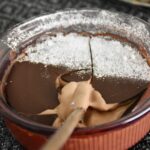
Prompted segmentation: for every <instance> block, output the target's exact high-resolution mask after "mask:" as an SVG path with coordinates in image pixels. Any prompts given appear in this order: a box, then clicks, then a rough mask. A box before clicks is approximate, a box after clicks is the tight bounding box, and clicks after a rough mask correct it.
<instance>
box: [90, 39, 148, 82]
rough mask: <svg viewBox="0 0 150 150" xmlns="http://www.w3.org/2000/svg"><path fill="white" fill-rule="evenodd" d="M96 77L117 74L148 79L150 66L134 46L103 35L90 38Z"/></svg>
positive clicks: (118, 75)
mask: <svg viewBox="0 0 150 150" xmlns="http://www.w3.org/2000/svg"><path fill="white" fill-rule="evenodd" d="M91 48H92V55H93V65H94V74H95V76H96V77H103V76H117V77H129V78H136V79H143V80H150V67H149V66H148V64H147V62H146V60H145V59H144V58H142V56H141V55H140V54H139V51H138V50H137V49H136V48H133V47H131V46H130V45H128V44H127V43H121V42H120V41H116V40H109V39H106V38H104V37H93V38H92V39H91Z"/></svg>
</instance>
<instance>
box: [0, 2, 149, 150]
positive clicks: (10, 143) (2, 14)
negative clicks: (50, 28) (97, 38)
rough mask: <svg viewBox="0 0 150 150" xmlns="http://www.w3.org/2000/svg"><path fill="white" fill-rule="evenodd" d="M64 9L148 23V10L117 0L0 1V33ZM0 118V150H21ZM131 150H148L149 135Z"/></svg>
mask: <svg viewBox="0 0 150 150" xmlns="http://www.w3.org/2000/svg"><path fill="white" fill-rule="evenodd" d="M64 8H103V9H108V10H115V11H121V12H124V13H127V14H131V15H134V16H137V17H140V18H142V19H144V20H146V21H148V22H150V8H144V7H138V6H131V5H128V4H124V3H121V2H117V0H82V1H81V0H70V1H69V0H40V1H39V0H32V1H31V0H23V1H22V0H0V33H3V32H4V31H6V29H8V28H9V27H11V26H12V25H14V24H16V23H19V22H21V21H23V20H24V19H27V18H30V17H32V16H37V15H39V14H43V13H47V12H51V11H52V10H55V9H57V10H59V9H64ZM22 149H23V148H22V147H21V146H20V145H19V144H18V143H17V142H16V141H15V139H14V138H13V137H12V136H11V134H10V132H9V131H8V129H7V128H6V127H5V125H4V123H3V120H2V118H0V150H22ZM132 150H150V133H149V134H148V135H147V136H145V138H144V139H143V140H142V141H140V142H139V143H138V144H137V145H135V146H134V147H133V148H132Z"/></svg>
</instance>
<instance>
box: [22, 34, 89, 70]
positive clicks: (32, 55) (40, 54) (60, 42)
mask: <svg viewBox="0 0 150 150" xmlns="http://www.w3.org/2000/svg"><path fill="white" fill-rule="evenodd" d="M38 41H40V42H39V43H38V42H37V43H36V46H33V45H30V46H28V47H27V51H26V52H27V54H28V55H27V56H26V57H25V58H24V61H28V60H29V61H31V62H34V63H43V64H45V65H48V64H51V65H58V66H64V67H67V68H70V69H86V68H90V67H91V59H90V51H89V44H88V42H89V37H83V36H80V35H78V34H74V33H71V34H68V35H66V36H64V35H63V34H61V33H59V34H57V36H56V37H54V36H53V37H52V36H51V37H50V36H45V37H44V38H43V37H41V38H40V40H38Z"/></svg>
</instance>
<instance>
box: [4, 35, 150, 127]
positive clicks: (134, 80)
mask: <svg viewBox="0 0 150 150" xmlns="http://www.w3.org/2000/svg"><path fill="white" fill-rule="evenodd" d="M22 51H23V54H24V56H23V57H20V58H19V57H18V58H17V59H16V60H13V61H15V63H14V65H13V66H12V67H11V69H10V71H9V74H8V77H7V79H6V81H5V82H6V83H7V84H6V86H5V88H4V94H5V98H6V100H7V102H8V103H9V105H10V106H11V107H12V108H13V109H15V111H17V112H18V113H19V114H20V115H24V116H27V117H29V118H30V119H32V120H34V121H37V122H40V123H44V124H49V125H51V124H52V122H53V120H54V118H55V117H56V116H55V115H53V116H49V115H44V116H38V115H34V114H38V113H40V112H42V111H44V110H46V109H52V108H54V107H56V106H57V105H58V103H59V102H58V94H59V93H60V92H61V89H59V88H56V79H57V77H58V76H61V79H62V80H63V81H64V82H68V83H69V82H71V81H76V82H79V81H86V80H88V79H90V78H91V84H92V86H93V87H94V88H95V89H96V90H97V91H99V92H100V93H101V95H102V97H103V98H104V99H105V101H106V103H110V104H113V103H118V104H120V103H122V102H124V101H127V100H130V99H133V100H134V101H136V100H138V99H140V97H141V95H142V94H143V92H144V91H145V89H146V88H147V86H148V84H149V81H150V68H149V66H148V64H147V60H146V59H145V58H143V57H142V56H141V54H140V52H141V51H140V49H138V46H137V45H135V44H133V43H131V42H129V41H128V40H127V39H123V38H121V37H118V36H113V35H109V34H106V35H104V34H103V35H98V34H97V35H92V34H86V35H85V34H84V35H82V34H77V33H69V34H66V35H63V34H62V33H58V34H57V35H55V36H50V35H42V36H40V37H39V38H38V39H37V40H36V41H34V42H33V44H31V45H28V46H27V47H26V48H24V49H23V50H22ZM90 111H91V110H90ZM87 114H88V113H87ZM86 118H87V115H86Z"/></svg>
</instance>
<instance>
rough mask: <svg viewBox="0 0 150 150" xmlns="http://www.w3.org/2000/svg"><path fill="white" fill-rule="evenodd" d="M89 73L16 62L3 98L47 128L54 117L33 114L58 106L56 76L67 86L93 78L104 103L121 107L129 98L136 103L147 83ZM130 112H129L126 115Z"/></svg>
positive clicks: (20, 112)
mask: <svg viewBox="0 0 150 150" xmlns="http://www.w3.org/2000/svg"><path fill="white" fill-rule="evenodd" d="M126 42H127V41H126ZM91 66H92V65H91ZM92 73H93V70H92V68H91V69H87V68H85V69H82V70H70V71H68V69H66V68H65V67H61V66H52V65H47V66H45V65H44V64H41V63H31V62H16V63H15V64H14V65H13V67H12V68H11V71H10V72H9V75H8V79H7V81H6V83H7V84H6V87H5V97H6V99H7V101H8V103H9V104H10V105H11V106H12V107H13V108H14V109H15V110H16V111H17V112H19V114H20V115H23V116H27V117H29V118H30V119H32V120H34V121H37V122H40V123H44V124H49V125H50V124H52V122H53V120H54V119H55V117H56V116H55V115H53V116H51V117H50V116H48V115H47V116H37V115H33V114H37V113H40V112H42V111H44V110H46V109H50V108H54V107H56V106H57V105H58V104H59V102H58V98H57V97H58V92H59V91H58V90H56V86H55V80H56V78H57V77H58V76H59V75H62V77H61V78H62V79H63V80H64V81H67V82H70V81H82V80H87V79H89V78H91V77H92V82H91V83H92V85H93V87H94V88H95V89H96V90H98V91H99V92H100V93H101V94H102V96H103V98H104V99H105V100H106V102H107V103H121V102H123V101H125V100H128V99H131V98H134V100H135V101H136V100H137V99H139V98H140V96H141V94H140V93H142V92H143V91H144V90H145V89H146V88H147V86H148V81H144V80H139V79H132V78H121V77H111V76H106V77H101V78H97V77H95V76H93V74H92ZM130 110H131V109H130ZM130 110H129V109H128V111H129V112H130Z"/></svg>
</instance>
